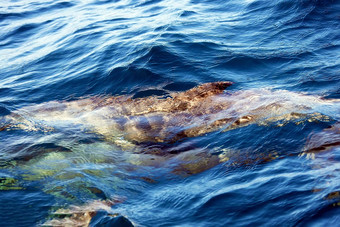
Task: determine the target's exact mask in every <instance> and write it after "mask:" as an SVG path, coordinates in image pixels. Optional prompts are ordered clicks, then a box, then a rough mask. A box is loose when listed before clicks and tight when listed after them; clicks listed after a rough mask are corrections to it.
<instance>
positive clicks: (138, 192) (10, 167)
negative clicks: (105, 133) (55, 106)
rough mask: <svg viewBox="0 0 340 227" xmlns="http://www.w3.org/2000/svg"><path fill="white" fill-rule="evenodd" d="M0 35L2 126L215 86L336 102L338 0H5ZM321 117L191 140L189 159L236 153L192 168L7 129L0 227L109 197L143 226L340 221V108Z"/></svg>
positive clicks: (0, 162)
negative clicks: (68, 107)
mask: <svg viewBox="0 0 340 227" xmlns="http://www.w3.org/2000/svg"><path fill="white" fill-rule="evenodd" d="M0 30H1V33H0V126H3V124H4V123H3V122H2V121H3V120H2V117H5V116H7V115H10V114H11V113H13V112H15V111H18V110H19V111H20V110H21V109H22V108H24V107H26V106H34V105H38V104H42V103H46V102H49V101H59V102H63V101H72V100H79V99H83V98H84V97H100V96H104V95H110V96H111V95H112V96H118V95H131V96H133V97H134V98H144V97H149V96H166V95H167V94H169V93H171V92H182V91H186V90H188V89H190V88H193V87H195V86H197V85H200V84H203V83H207V82H216V81H232V82H234V84H233V85H232V86H231V87H230V88H227V92H237V91H243V90H247V89H273V90H286V91H290V92H294V93H297V94H301V93H304V94H308V95H310V96H315V97H322V98H323V99H325V100H337V99H339V98H340V2H339V1H337V0H299V1H293V0H278V1H261V0H228V1H221V0H211V1H207V0H195V1H194V0H181V1H177V0H53V1H52V0H26V1H19V0H4V1H1V2H0ZM284 94H285V93H283V94H282V95H284ZM317 112H321V113H322V114H323V115H326V116H327V118H320V119H317V120H306V121H303V122H294V121H293V122H285V123H284V124H283V125H280V126H279V124H278V123H274V124H268V125H261V124H250V125H248V126H245V127H241V128H236V129H234V130H228V131H226V130H217V131H214V132H211V133H207V134H206V135H200V136H198V137H195V138H189V139H184V140H181V141H178V142H177V144H176V146H179V144H182V143H183V144H187V143H188V144H190V146H188V148H187V150H185V151H183V152H190V149H192V150H197V149H202V150H204V151H206V152H207V153H211V154H213V155H214V154H216V155H218V154H221V153H222V152H225V151H227V152H228V153H229V154H231V155H230V157H228V159H225V161H223V162H221V163H219V164H217V165H214V166H210V167H209V168H206V167H201V166H202V165H204V164H201V163H198V164H197V166H198V167H197V168H198V169H200V168H201V171H200V170H197V172H193V173H186V172H183V171H182V172H181V171H177V170H178V168H179V167H178V166H176V163H173V166H174V167H173V168H174V169H170V170H169V169H168V167H167V168H163V165H162V162H160V163H159V164H158V165H157V166H155V165H139V164H138V163H136V162H137V161H138V160H137V161H135V160H134V159H133V157H135V156H134V155H136V157H137V156H138V155H139V156H142V155H143V154H131V157H130V159H129V160H128V161H127V158H126V157H125V154H124V153H128V152H129V151H126V150H120V149H119V147H117V146H114V145H112V144H110V143H109V142H106V141H103V140H101V139H100V138H98V137H97V135H93V134H89V133H82V132H81V131H80V130H79V129H77V128H66V127H65V128H63V130H62V131H59V132H58V133H49V132H39V131H25V130H0V145H1V146H0V226H38V225H41V224H43V223H46V222H48V220H51V219H53V218H55V216H54V215H53V213H54V212H55V211H56V210H57V209H59V208H64V209H70V207H72V206H83V205H84V204H85V205H86V204H89V203H90V202H91V201H105V200H110V199H113V198H116V199H117V200H119V202H117V203H116V204H114V205H112V210H113V211H114V212H116V213H119V214H121V215H123V216H124V217H127V218H128V219H129V220H131V221H132V222H133V223H134V225H136V226H196V227H197V226H339V225H340V139H339V123H337V122H339V121H340V109H339V101H338V103H337V104H334V105H329V106H328V107H327V108H326V107H325V108H321V109H320V111H317ZM337 124H338V126H334V125H337ZM332 127H333V129H334V127H335V129H334V130H333V129H332ZM0 128H1V127H0ZM332 130H333V131H332ZM178 143H179V144H178ZM310 144H312V145H310ZM169 146H171V145H169ZM308 146H309V147H312V148H311V150H312V151H314V153H311V155H301V154H302V153H303V151H305V150H306V147H308ZM188 149H189V151H188ZM139 156H138V157H139ZM162 158H164V159H166V156H165V157H162ZM132 159H133V160H132Z"/></svg>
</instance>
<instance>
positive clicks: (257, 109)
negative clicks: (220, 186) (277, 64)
mask: <svg viewBox="0 0 340 227" xmlns="http://www.w3.org/2000/svg"><path fill="white" fill-rule="evenodd" d="M232 84H233V83H232V82H228V81H226V82H213V83H205V84H202V85H199V86H196V87H194V88H192V89H190V90H187V91H184V92H170V93H169V96H168V97H166V98H160V97H157V96H150V97H145V98H135V99H134V98H132V96H127V95H123V96H105V97H90V98H83V99H79V100H76V101H51V102H47V103H42V104H39V105H33V106H27V107H24V108H22V109H19V110H16V111H13V112H12V113H11V114H10V115H8V116H6V117H5V122H6V124H4V126H3V127H2V130H5V129H11V128H19V129H24V130H28V131H30V130H33V131H37V130H42V131H47V132H48V131H54V130H58V129H60V128H72V127H80V128H81V129H82V130H84V131H86V132H93V133H96V134H98V135H100V136H102V137H103V138H105V139H106V140H107V141H110V142H113V143H115V144H117V145H119V146H120V147H122V148H130V147H132V146H134V145H138V144H143V143H173V142H176V141H179V140H181V139H183V138H187V137H197V136H202V135H204V134H206V133H209V132H213V131H216V130H221V129H224V130H230V129H234V128H238V127H242V126H246V125H248V124H250V123H257V124H268V123H270V122H277V124H285V123H286V122H288V121H296V122H298V121H301V120H309V121H312V120H328V119H329V118H328V117H327V116H326V115H323V114H320V113H322V112H323V111H324V110H327V111H328V110H329V109H334V107H332V106H333V105H336V104H339V101H338V100H326V99H323V98H321V97H317V96H311V95H305V94H301V93H294V92H290V91H286V90H271V89H248V90H241V91H235V92H225V89H226V88H227V87H229V86H230V85H232ZM0 130H1V129H0Z"/></svg>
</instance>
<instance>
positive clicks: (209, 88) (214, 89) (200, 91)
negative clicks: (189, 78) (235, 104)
mask: <svg viewBox="0 0 340 227" xmlns="http://www.w3.org/2000/svg"><path fill="white" fill-rule="evenodd" d="M232 84H233V82H230V81H219V82H212V83H205V84H202V85H199V86H197V87H194V88H192V89H190V90H188V91H186V92H185V95H187V96H192V97H197V96H199V97H206V96H212V95H218V94H222V93H223V91H224V90H225V89H226V88H227V87H229V86H230V85H232Z"/></svg>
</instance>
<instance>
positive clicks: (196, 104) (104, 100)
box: [0, 81, 340, 226]
mask: <svg viewBox="0 0 340 227" xmlns="http://www.w3.org/2000/svg"><path fill="white" fill-rule="evenodd" d="M232 84H233V83H232V82H228V81H225V82H223V81H222V82H212V83H205V84H201V85H198V86H196V87H194V88H192V89H189V90H187V91H183V92H169V95H167V96H166V97H159V96H149V97H144V98H133V96H132V95H122V96H96V97H87V98H81V99H79V100H75V101H50V102H46V103H42V104H38V105H32V106H26V107H23V108H20V109H18V110H14V111H12V112H11V113H10V114H9V115H7V116H4V117H3V119H2V120H1V121H0V122H1V123H0V131H7V130H24V131H28V132H31V131H33V132H43V133H46V134H49V133H53V132H56V133H59V134H60V133H61V134H62V133H63V132H64V130H65V129H71V130H78V131H79V130H80V131H82V132H84V133H89V134H95V135H98V136H99V137H100V138H101V139H102V140H103V141H105V142H107V143H109V144H112V145H115V146H117V147H119V148H120V149H121V150H126V151H132V152H130V153H131V157H132V158H137V159H139V162H138V165H145V166H148V165H151V166H152V165H155V163H158V164H157V165H159V166H163V165H166V164H168V165H172V166H174V167H173V168H174V171H173V173H176V168H177V169H179V170H180V171H183V170H185V171H186V173H188V174H189V175H191V174H195V173H199V172H202V171H204V170H207V169H209V168H211V167H214V166H216V165H218V164H220V163H223V162H225V161H227V160H228V155H232V154H230V152H229V153H228V152H227V153H226V154H225V153H222V154H221V153H220V154H219V155H212V154H210V153H209V151H207V150H206V149H196V148H195V149H192V147H191V148H189V149H188V148H183V146H184V147H185V146H186V142H185V140H186V139H187V138H193V137H200V136H204V135H205V134H207V133H211V132H214V131H222V132H223V131H228V130H233V129H237V128H241V127H245V126H247V125H250V124H258V125H271V124H273V125H275V126H284V125H285V124H287V123H290V122H294V123H296V124H299V123H302V122H307V121H308V122H312V121H326V122H328V121H335V122H336V121H339V104H340V102H339V100H338V99H324V98H322V97H318V96H312V95H306V94H303V93H295V92H291V91H287V90H274V89H267V88H256V89H246V90H239V91H230V92H229V91H226V89H227V88H228V87H229V86H231V85H232ZM335 126H337V127H335ZM335 126H334V127H335V129H338V128H339V127H338V126H339V124H338V123H336V124H335ZM320 135H321V136H318V137H317V136H314V137H312V138H311V139H313V138H317V139H318V138H319V139H318V140H317V141H319V142H318V143H311V142H310V141H309V142H308V143H307V145H306V149H305V150H304V151H303V153H302V155H304V154H307V156H312V155H310V153H313V152H315V151H318V152H319V151H320V150H322V149H323V148H325V149H326V148H327V149H328V148H329V147H331V146H338V145H339V142H340V137H339V131H338V130H337V131H336V130H333V129H331V130H328V131H327V130H326V131H325V132H322V133H321V134H320ZM329 135H331V136H332V137H331V140H332V141H329V139H327V138H329ZM332 138H333V139H332ZM88 146H91V145H88ZM33 148H34V146H33ZM183 149H184V150H183ZM71 151H72V150H71ZM181 151H183V152H181ZM124 153H126V152H124ZM127 153H129V152H127ZM242 155H245V154H242ZM58 157H59V156H58ZM60 157H61V158H65V157H63V156H60ZM143 157H144V158H143ZM150 157H151V158H150ZM169 159H170V162H169V161H168V160H169ZM171 159H172V160H171ZM263 159H266V160H272V159H275V158H274V157H263ZM46 160H47V162H46V164H45V163H44V164H45V165H47V166H49V165H51V163H52V162H49V159H46ZM140 160H141V161H140ZM150 160H151V161H150ZM43 162H44V160H43V161H40V162H39V161H38V162H37V163H34V162H33V165H32V166H31V167H30V171H31V172H33V173H34V172H38V171H40V172H39V173H38V175H39V176H40V175H42V176H46V175H45V172H44V169H40V170H39V168H40V166H41V163H43ZM174 162H175V164H174ZM134 163H137V162H134ZM150 163H151V164H150ZM169 163H170V164H169ZM183 163H184V164H183ZM58 168H64V167H58ZM58 168H57V169H56V170H55V173H56V172H58V171H60V170H61V169H58ZM47 172H48V174H50V169H48V171H47ZM55 173H54V174H55ZM148 181H150V180H148ZM151 181H152V179H151ZM151 181H150V182H151ZM53 187H54V186H53ZM53 190H54V189H52V190H50V191H53ZM58 190H59V189H58ZM46 191H48V190H47V189H46ZM93 204H94V205H93ZM93 204H87V205H86V204H85V205H84V207H80V208H77V209H75V208H69V209H66V210H64V211H63V212H66V213H70V214H76V213H77V215H73V216H71V217H70V218H68V219H60V218H54V219H53V220H52V221H49V222H47V223H45V224H46V225H47V226H60V225H63V224H65V222H67V223H68V224H75V223H78V224H79V223H82V224H84V226H86V225H88V223H89V222H90V221H91V219H92V216H93V215H94V214H95V213H96V212H97V211H98V210H99V209H103V206H107V205H105V204H106V202H105V201H99V202H94V203H93ZM58 212H60V210H59V211H57V212H56V213H58ZM78 214H81V215H80V216H82V217H83V216H84V217H86V218H79V217H78V216H79V215H78ZM90 214H91V215H90Z"/></svg>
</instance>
